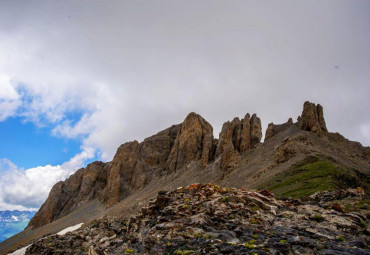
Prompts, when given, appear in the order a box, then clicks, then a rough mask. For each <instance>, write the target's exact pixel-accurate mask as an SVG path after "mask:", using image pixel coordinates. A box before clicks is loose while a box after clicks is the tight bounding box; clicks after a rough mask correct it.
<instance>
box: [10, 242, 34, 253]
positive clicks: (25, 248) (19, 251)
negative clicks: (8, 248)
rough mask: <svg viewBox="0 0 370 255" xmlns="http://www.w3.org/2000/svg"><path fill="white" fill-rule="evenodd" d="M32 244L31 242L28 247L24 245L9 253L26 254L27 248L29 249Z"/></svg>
mask: <svg viewBox="0 0 370 255" xmlns="http://www.w3.org/2000/svg"><path fill="white" fill-rule="evenodd" d="M31 245H32V244H30V245H27V246H26V247H23V248H21V249H19V250H16V251H15V252H13V253H9V254H8V255H24V254H26V250H27V248H28V247H30V246H31Z"/></svg>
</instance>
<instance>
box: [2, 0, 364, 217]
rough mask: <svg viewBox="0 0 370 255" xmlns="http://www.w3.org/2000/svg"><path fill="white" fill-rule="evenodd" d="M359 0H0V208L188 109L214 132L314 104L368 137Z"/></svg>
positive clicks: (29, 201) (32, 205) (24, 200)
mask: <svg viewBox="0 0 370 255" xmlns="http://www.w3.org/2000/svg"><path fill="white" fill-rule="evenodd" d="M369 13H370V1H368V0H348V1H344V0H327V1H321V0H317V1H314V0H312V1H306V0H284V1H265V0H249V1H248V0H245V1H234V0H230V1H219V0H200V1H199V0H186V1H185V0H183V1H177V0H168V1H164V0H163V1H159V0H158V1H157V0H155V1H146V0H135V1H124V0H117V1H112V0H108V1H100V0H79V1H73V0H65V1H56V0H54V1H40V0H33V1H28V0H1V1H0V210H6V209H8V210H14V209H20V210H22V209H23V210H24V209H29V210H36V209H37V208H39V207H40V205H41V204H42V203H43V202H44V200H45V199H46V197H47V195H48V193H49V191H50V189H51V187H52V186H53V185H54V184H55V183H56V182H58V181H60V180H64V179H65V178H67V177H68V176H69V175H70V174H72V173H73V172H75V171H76V170H77V169H78V168H81V167H83V166H85V165H86V164H87V163H89V162H92V161H94V160H102V161H110V160H111V159H112V158H113V156H114V154H115V151H116V149H117V147H118V146H119V145H120V144H122V143H124V142H128V141H132V140H138V141H141V140H143V139H144V138H145V137H148V136H150V135H153V134H155V133H157V132H158V131H160V130H163V129H165V128H167V127H169V126H171V125H172V124H175V123H181V122H182V121H183V119H184V118H185V117H186V115H187V114H188V113H189V112H197V113H199V114H200V115H202V116H203V117H204V118H205V119H206V120H208V122H210V123H211V124H212V125H213V127H214V135H215V136H216V137H217V136H218V133H219V132H220V129H221V127H222V124H223V123H224V122H225V121H228V120H232V119H233V118H234V117H235V116H238V117H243V116H244V115H245V114H246V113H247V112H249V113H257V115H258V116H259V117H260V118H261V120H262V124H263V132H264V131H265V129H266V127H267V125H268V123H270V122H274V123H283V122H286V121H287V120H288V118H289V117H292V118H293V119H294V120H295V119H296V118H297V116H298V115H300V113H301V111H302V105H303V103H304V102H305V101H306V100H309V101H311V102H315V103H320V104H321V105H323V107H324V114H325V118H326V123H327V127H328V129H329V131H331V132H340V133H341V134H342V135H344V136H345V137H347V138H348V139H351V140H355V141H359V142H361V143H362V144H363V145H364V146H369V145H370V114H369V109H370V100H369V96H370V33H369V25H370V15H369Z"/></svg>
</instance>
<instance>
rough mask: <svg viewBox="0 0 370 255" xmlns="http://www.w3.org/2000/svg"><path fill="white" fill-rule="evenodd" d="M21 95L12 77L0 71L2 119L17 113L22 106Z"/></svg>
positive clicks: (0, 115) (0, 108)
mask: <svg viewBox="0 0 370 255" xmlns="http://www.w3.org/2000/svg"><path fill="white" fill-rule="evenodd" d="M20 104H21V102H20V97H19V94H18V93H17V91H16V89H15V87H14V86H13V85H12V84H11V81H10V78H9V77H8V76H6V75H2V74H1V73H0V121H3V120H5V119H6V118H8V117H10V116H13V115H15V112H16V110H17V108H18V107H19V106H20Z"/></svg>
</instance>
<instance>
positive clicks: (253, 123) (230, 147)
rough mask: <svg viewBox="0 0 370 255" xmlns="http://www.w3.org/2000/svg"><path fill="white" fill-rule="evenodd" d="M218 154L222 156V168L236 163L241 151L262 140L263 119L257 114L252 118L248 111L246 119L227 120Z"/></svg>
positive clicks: (219, 143)
mask: <svg viewBox="0 0 370 255" xmlns="http://www.w3.org/2000/svg"><path fill="white" fill-rule="evenodd" d="M219 137H220V138H219V142H218V145H217V150H216V156H219V155H221V154H222V156H221V168H223V169H226V168H229V167H232V166H234V165H235V163H236V162H238V161H239V159H240V153H242V152H245V151H247V150H249V149H250V148H253V147H254V146H255V145H256V144H258V143H259V142H260V141H261V138H262V131H261V120H260V119H259V118H258V117H257V115H256V114H253V115H252V118H250V115H249V113H247V114H246V115H245V117H244V119H242V120H239V118H234V119H233V120H232V121H231V122H229V121H228V122H225V123H224V124H223V126H222V130H221V133H220V136H219Z"/></svg>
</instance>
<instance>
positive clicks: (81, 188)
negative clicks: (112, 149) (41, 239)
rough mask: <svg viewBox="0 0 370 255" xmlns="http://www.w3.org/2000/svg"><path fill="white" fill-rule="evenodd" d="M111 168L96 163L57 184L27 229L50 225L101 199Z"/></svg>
mask: <svg viewBox="0 0 370 255" xmlns="http://www.w3.org/2000/svg"><path fill="white" fill-rule="evenodd" d="M109 167H110V163H103V162H100V161H96V162H94V163H91V164H89V165H87V167H86V168H81V169H79V170H77V171H76V172H75V173H74V174H73V175H71V176H70V177H69V178H68V179H67V180H65V181H64V182H62V181H61V182H58V183H57V184H55V185H54V187H53V188H52V189H51V191H50V193H49V196H48V198H47V199H46V201H45V203H44V204H43V205H42V206H41V208H40V209H39V210H38V212H37V213H36V215H35V216H34V217H33V218H32V219H31V221H30V222H29V224H28V227H27V228H28V229H34V228H38V227H40V226H43V225H45V224H47V223H50V222H52V221H53V220H55V219H57V218H60V217H62V216H64V215H67V214H68V213H70V212H71V211H73V210H74V209H76V208H77V207H78V206H79V205H81V204H83V203H84V202H87V201H90V200H92V199H94V198H97V197H99V196H100V194H101V192H102V190H103V189H104V188H105V186H106V184H107V172H108V169H109Z"/></svg>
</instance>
